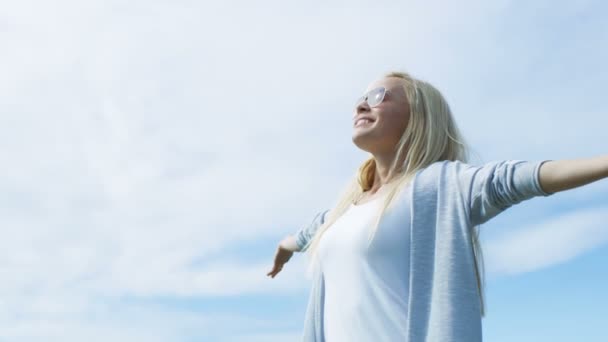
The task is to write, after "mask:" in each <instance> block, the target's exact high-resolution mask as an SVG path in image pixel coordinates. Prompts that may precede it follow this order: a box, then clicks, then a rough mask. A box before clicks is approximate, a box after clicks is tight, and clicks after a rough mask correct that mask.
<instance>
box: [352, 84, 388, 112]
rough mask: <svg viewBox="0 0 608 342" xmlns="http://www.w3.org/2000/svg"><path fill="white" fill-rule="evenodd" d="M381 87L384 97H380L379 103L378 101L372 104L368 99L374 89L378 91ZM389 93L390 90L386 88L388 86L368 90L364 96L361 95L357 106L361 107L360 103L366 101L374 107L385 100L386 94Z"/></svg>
mask: <svg viewBox="0 0 608 342" xmlns="http://www.w3.org/2000/svg"><path fill="white" fill-rule="evenodd" d="M379 89H382V98H381V99H380V101H378V103H376V104H374V105H373V106H372V105H371V104H370V103H369V101H368V98H369V95H370V94H371V93H372V92H374V91H378V90H379ZM388 93H390V92H389V91H388V90H387V89H386V87H377V88H374V89H372V90H370V91H368V92H367V93H365V94H364V95H363V96H361V97H360V98H359V99H358V100H357V102H356V103H355V107H359V105H361V103H363V102H365V103H367V105H368V106H369V107H370V108H374V107H376V106H378V105H380V104H381V103H382V101H384V99H385V98H386V94H388Z"/></svg>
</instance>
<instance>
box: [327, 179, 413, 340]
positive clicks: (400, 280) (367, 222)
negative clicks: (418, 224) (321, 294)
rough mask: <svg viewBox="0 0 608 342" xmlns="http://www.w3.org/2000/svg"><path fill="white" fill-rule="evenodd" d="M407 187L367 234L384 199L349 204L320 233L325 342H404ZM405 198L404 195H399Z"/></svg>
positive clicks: (408, 194)
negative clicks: (334, 220)
mask: <svg viewBox="0 0 608 342" xmlns="http://www.w3.org/2000/svg"><path fill="white" fill-rule="evenodd" d="M410 191H411V188H410V186H409V185H408V186H406V187H405V188H404V189H403V190H402V193H401V196H398V198H396V199H395V202H394V203H395V204H394V205H393V207H392V209H389V210H388V211H386V212H385V213H384V216H383V218H382V220H381V221H380V225H379V226H378V230H377V231H376V234H375V236H374V240H373V241H372V243H371V245H370V246H369V248H368V247H367V241H368V234H369V232H370V230H371V229H372V228H373V227H372V226H373V224H374V223H375V217H376V215H377V212H378V210H379V209H380V206H381V205H382V203H383V201H384V197H379V198H375V199H374V200H372V201H369V202H366V203H363V204H359V205H354V204H351V206H350V207H349V209H348V210H347V211H346V212H345V213H344V215H343V216H342V217H340V218H339V219H338V220H337V221H336V222H335V223H334V224H333V225H332V226H330V227H329V229H328V230H327V231H326V232H325V233H324V234H323V236H322V238H321V241H320V242H319V250H318V252H319V261H320V265H321V269H322V271H323V277H324V280H325V302H324V304H323V310H324V313H323V320H324V321H323V326H324V334H325V339H326V341H327V342H341V341H349V342H356V341H365V342H367V341H405V340H406V331H405V328H406V327H405V324H406V321H407V303H408V290H409V238H410V203H409V199H410V198H411V197H410V196H411V194H410ZM404 194H405V195H406V196H403V195H404Z"/></svg>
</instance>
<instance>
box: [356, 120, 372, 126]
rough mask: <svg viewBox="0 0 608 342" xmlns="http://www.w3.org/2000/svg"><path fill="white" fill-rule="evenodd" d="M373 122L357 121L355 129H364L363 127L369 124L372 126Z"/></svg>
mask: <svg viewBox="0 0 608 342" xmlns="http://www.w3.org/2000/svg"><path fill="white" fill-rule="evenodd" d="M374 122H375V121H372V120H370V119H359V120H357V122H355V127H365V126H370V125H371V124H373V123H374Z"/></svg>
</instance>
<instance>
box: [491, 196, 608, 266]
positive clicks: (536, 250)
mask: <svg viewBox="0 0 608 342" xmlns="http://www.w3.org/2000/svg"><path fill="white" fill-rule="evenodd" d="M607 222H608V207H597V208H589V209H582V210H577V211H574V212H571V213H566V214H562V215H558V216H556V217H552V218H550V219H547V220H545V221H543V222H540V223H537V224H532V225H527V226H525V227H523V228H519V229H517V230H516V231H513V232H509V233H506V234H504V235H502V236H500V237H497V238H494V239H492V240H491V241H488V242H486V243H484V246H483V252H484V257H485V261H486V265H487V269H488V272H490V273H492V274H495V275H515V274H520V273H525V272H532V271H536V270H540V269H543V268H546V267H552V266H556V265H559V264H561V263H564V262H567V261H569V260H572V259H574V258H576V257H578V256H580V255H582V254H584V253H585V252H588V251H590V250H592V249H594V248H599V247H602V246H604V245H606V244H608V224H607Z"/></svg>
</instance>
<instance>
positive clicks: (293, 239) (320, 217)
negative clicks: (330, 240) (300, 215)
mask: <svg viewBox="0 0 608 342" xmlns="http://www.w3.org/2000/svg"><path fill="white" fill-rule="evenodd" d="M327 212H329V209H325V210H322V211H320V212H318V213H317V214H316V215H315V217H314V218H313V219H312V222H311V223H309V224H307V225H304V226H302V227H301V228H300V229H298V230H297V231H296V232H295V234H294V235H293V236H288V237H286V238H285V239H283V241H282V242H284V243H285V246H286V247H291V248H293V250H294V251H295V252H306V250H307V249H308V246H309V245H310V242H311V241H312V238H313V236H314V235H315V233H316V232H317V230H318V229H319V227H321V225H322V224H323V223H324V222H325V217H326V215H327Z"/></svg>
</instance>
